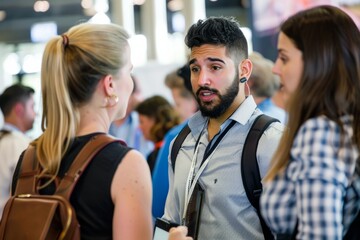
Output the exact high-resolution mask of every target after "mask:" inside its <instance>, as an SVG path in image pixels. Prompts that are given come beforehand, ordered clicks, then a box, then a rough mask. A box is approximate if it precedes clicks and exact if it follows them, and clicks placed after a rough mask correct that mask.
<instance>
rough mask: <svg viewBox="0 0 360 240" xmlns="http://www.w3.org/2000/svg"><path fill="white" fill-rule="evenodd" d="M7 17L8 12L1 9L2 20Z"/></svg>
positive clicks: (0, 18) (0, 16)
mask: <svg viewBox="0 0 360 240" xmlns="http://www.w3.org/2000/svg"><path fill="white" fill-rule="evenodd" d="M5 18H6V12H5V11H4V10H0V22H1V21H3V20H4V19H5Z"/></svg>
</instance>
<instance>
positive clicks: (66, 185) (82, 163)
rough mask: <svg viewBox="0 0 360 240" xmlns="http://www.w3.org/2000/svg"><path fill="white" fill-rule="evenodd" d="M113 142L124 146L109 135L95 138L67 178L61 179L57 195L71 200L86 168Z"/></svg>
mask: <svg viewBox="0 0 360 240" xmlns="http://www.w3.org/2000/svg"><path fill="white" fill-rule="evenodd" d="M112 142H119V143H121V144H124V142H122V141H121V140H119V139H116V138H114V137H112V136H110V135H107V134H100V135H95V136H93V137H92V138H91V139H90V140H89V141H88V142H87V143H86V145H85V146H84V147H83V148H82V149H81V151H80V152H79V153H78V155H77V156H76V158H75V160H74V161H73V163H72V164H71V166H70V168H69V169H68V171H67V172H66V173H65V176H64V177H63V178H62V179H61V181H60V184H59V186H58V187H57V189H56V192H55V194H58V195H61V196H63V197H65V198H67V199H70V195H71V193H72V191H73V190H74V187H75V184H76V183H77V181H78V180H79V177H80V176H81V174H82V173H83V172H84V171H85V168H86V167H87V166H88V165H89V163H90V162H91V160H92V159H93V158H94V156H95V155H96V154H97V153H98V152H99V151H100V150H101V149H103V148H104V147H105V146H107V145H108V144H110V143H112Z"/></svg>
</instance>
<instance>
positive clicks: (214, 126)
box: [207, 98, 245, 141]
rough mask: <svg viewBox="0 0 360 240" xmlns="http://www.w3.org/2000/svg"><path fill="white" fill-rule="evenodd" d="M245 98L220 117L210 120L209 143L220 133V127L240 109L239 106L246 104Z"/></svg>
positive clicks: (233, 104) (234, 103)
mask: <svg viewBox="0 0 360 240" xmlns="http://www.w3.org/2000/svg"><path fill="white" fill-rule="evenodd" d="M244 100H245V98H243V99H240V100H238V101H236V99H235V100H234V102H233V103H232V104H231V105H230V107H229V108H228V109H227V110H226V111H225V112H224V113H223V114H222V115H221V116H219V117H217V118H210V119H209V123H208V127H207V128H208V136H209V141H210V140H211V139H212V138H213V137H214V136H215V135H216V134H217V133H218V132H219V131H220V126H221V125H222V124H223V123H224V122H225V121H226V120H227V119H228V118H229V117H231V115H232V114H233V113H234V112H235V111H236V110H237V109H238V108H239V106H240V105H241V104H242V103H243V102H244Z"/></svg>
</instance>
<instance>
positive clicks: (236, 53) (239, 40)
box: [185, 17, 248, 63]
mask: <svg viewBox="0 0 360 240" xmlns="http://www.w3.org/2000/svg"><path fill="white" fill-rule="evenodd" d="M185 44H186V45H187V46H188V47H189V48H190V49H191V48H193V47H199V46H201V45H203V44H213V45H220V46H221V45H223V46H225V47H226V53H227V54H228V55H229V57H231V58H232V59H233V60H234V61H236V63H239V62H240V61H241V60H243V59H246V58H248V45H247V41H246V38H245V36H244V34H243V32H242V31H241V30H240V24H239V23H238V22H237V21H236V20H235V19H234V18H232V17H210V18H208V19H205V20H199V21H198V22H197V23H194V24H193V25H192V26H191V27H190V29H189V31H188V33H187V35H186V37H185Z"/></svg>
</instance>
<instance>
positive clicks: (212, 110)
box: [196, 74, 239, 118]
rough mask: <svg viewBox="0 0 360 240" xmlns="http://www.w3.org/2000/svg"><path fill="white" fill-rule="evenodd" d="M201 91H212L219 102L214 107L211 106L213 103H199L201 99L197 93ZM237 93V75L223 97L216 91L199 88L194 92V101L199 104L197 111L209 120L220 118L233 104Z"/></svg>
mask: <svg viewBox="0 0 360 240" xmlns="http://www.w3.org/2000/svg"><path fill="white" fill-rule="evenodd" d="M202 90H208V91H212V92H213V93H214V94H216V95H217V96H218V97H219V99H220V102H219V103H218V104H217V105H215V106H211V105H212V103H213V101H211V102H207V103H203V102H201V99H200V98H199V93H200V91H202ZM238 92H239V81H238V74H236V76H235V78H234V80H233V82H232V84H231V85H230V87H229V88H227V89H226V92H225V94H224V95H220V94H219V92H218V91H217V90H216V89H211V88H208V87H201V88H199V89H198V91H197V92H196V101H197V102H198V104H199V109H200V112H201V114H202V115H203V116H204V117H210V118H218V117H220V116H221V115H222V114H224V113H225V112H226V110H227V109H228V108H229V107H230V105H231V104H232V103H233V102H234V99H235V98H236V96H237V94H238Z"/></svg>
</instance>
